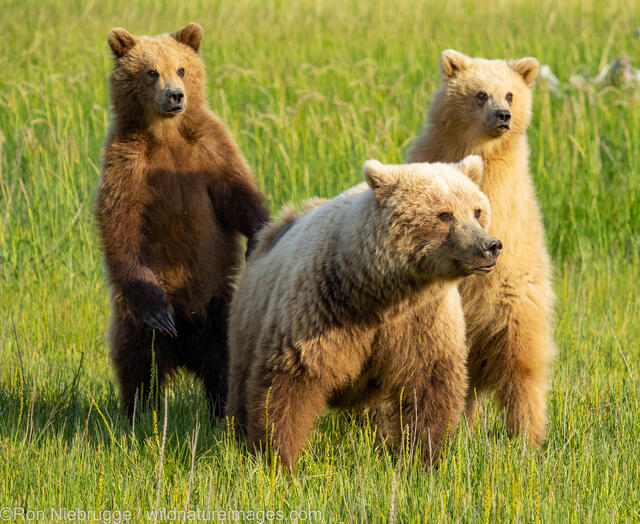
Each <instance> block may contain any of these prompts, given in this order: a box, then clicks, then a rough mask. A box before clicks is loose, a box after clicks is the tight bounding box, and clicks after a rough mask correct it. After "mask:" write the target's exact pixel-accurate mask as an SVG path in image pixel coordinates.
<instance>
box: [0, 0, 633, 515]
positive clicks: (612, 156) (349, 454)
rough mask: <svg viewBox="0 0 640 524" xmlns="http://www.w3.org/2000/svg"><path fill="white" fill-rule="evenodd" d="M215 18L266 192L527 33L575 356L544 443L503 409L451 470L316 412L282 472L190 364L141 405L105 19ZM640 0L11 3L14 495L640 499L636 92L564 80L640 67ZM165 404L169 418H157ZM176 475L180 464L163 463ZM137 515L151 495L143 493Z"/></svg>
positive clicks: (112, 505) (407, 126)
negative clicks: (127, 333) (112, 347)
mask: <svg viewBox="0 0 640 524" xmlns="http://www.w3.org/2000/svg"><path fill="white" fill-rule="evenodd" d="M189 21H198V22H199V23H200V24H201V25H202V26H203V27H204V29H205V39H204V42H203V47H202V51H201V52H202V55H203V57H204V60H205V63H206V65H207V68H208V98H209V101H210V103H211V107H212V108H213V110H214V111H215V112H216V113H217V114H219V115H220V116H221V117H222V118H223V119H224V120H225V121H226V122H227V124H228V126H229V128H230V129H231V131H232V132H233V133H234V135H235V136H236V138H237V139H238V141H239V143H240V146H241V148H242V149H243V151H244V152H245V154H246V156H247V158H248V160H249V162H250V164H251V165H252V167H253V168H254V170H255V173H256V176H257V178H258V181H259V184H260V187H261V189H262V190H263V191H264V192H265V194H266V195H267V197H268V202H269V205H270V207H271V208H272V210H274V211H275V210H277V209H278V208H279V206H280V205H281V204H282V203H283V202H285V201H287V200H295V201H299V200H301V199H303V198H305V197H308V196H311V195H318V196H325V197H326V196H332V195H334V194H336V193H337V192H339V191H341V190H342V189H345V188H347V187H349V186H350V185H353V184H354V183H356V182H359V181H360V179H361V174H360V173H361V171H360V166H361V164H362V163H363V161H364V160H365V159H366V158H370V157H375V158H378V159H380V160H382V161H386V162H399V161H401V159H402V158H403V152H404V150H405V149H406V147H407V145H408V144H409V143H410V141H411V139H412V138H413V137H415V136H416V134H417V133H418V132H419V131H420V128H421V126H422V123H423V120H424V115H425V112H426V109H427V107H428V105H429V103H430V100H431V96H432V94H433V92H434V91H435V89H436V88H437V85H438V82H439V79H438V58H439V54H440V52H441V51H442V49H445V48H449V47H453V48H456V49H459V50H461V51H463V52H465V53H467V54H470V55H479V56H480V55H481V56H489V57H499V56H505V57H520V56H527V55H533V56H536V57H537V58H539V59H540V60H541V62H543V63H546V64H549V65H550V67H551V68H552V70H553V71H554V72H555V73H556V74H557V75H558V77H559V78H560V80H561V81H562V82H563V86H564V87H563V88H562V90H561V92H560V93H559V94H555V93H554V92H552V91H551V90H550V89H548V88H547V86H546V85H545V84H544V83H539V85H538V86H537V87H536V88H535V89H536V90H535V107H534V119H533V123H532V126H531V129H530V134H529V136H530V144H531V170H532V174H533V176H534V178H535V182H536V185H537V188H538V194H539V198H540V201H541V206H542V209H543V213H544V218H545V224H546V227H547V242H548V245H549V247H550V250H551V253H552V256H553V258H554V267H555V288H556V292H557V295H558V305H557V332H556V340H557V344H558V348H559V354H558V357H557V360H556V363H555V367H554V372H553V377H554V378H553V388H552V391H551V393H550V395H549V412H550V425H549V439H548V441H547V443H546V444H544V445H543V446H542V448H541V449H540V450H538V451H537V452H531V451H529V450H527V449H526V448H524V447H523V446H522V443H521V442H520V441H519V440H509V439H508V438H507V437H506V436H505V434H504V431H503V425H504V420H503V415H502V414H501V413H500V412H499V411H497V410H496V409H495V408H494V407H493V406H492V405H489V406H488V408H487V409H486V411H485V413H484V416H483V417H482V419H481V420H480V424H479V426H478V427H477V428H474V429H475V435H472V434H471V433H470V431H469V428H467V427H466V426H465V425H464V424H463V425H462V427H461V428H460V429H459V430H458V431H457V432H456V433H455V434H454V435H452V438H451V439H450V441H449V443H448V447H447V450H446V452H445V454H444V458H443V461H442V463H441V465H440V467H439V469H437V470H434V471H424V470H423V468H422V467H421V465H420V464H419V463H418V462H417V461H416V460H415V459H414V458H413V457H412V456H411V454H410V453H409V452H408V451H409V450H408V451H407V453H403V454H399V455H398V454H395V453H391V452H389V451H388V450H386V449H384V448H383V447H381V446H380V445H379V444H377V443H376V441H375V438H374V435H372V432H371V431H370V430H368V429H362V428H360V427H359V426H358V425H357V424H356V423H355V422H354V421H352V420H351V419H349V417H346V416H342V415H338V414H331V415H328V416H326V417H324V418H323V419H322V421H321V422H320V425H319V428H318V431H316V432H315V433H314V435H313V439H312V442H311V443H310V445H309V446H308V448H307V449H306V450H305V452H304V453H303V455H302V459H301V462H300V465H299V466H300V467H299V471H298V473H297V474H296V475H294V476H293V477H287V476H286V475H283V474H282V473H280V472H278V471H276V470H274V469H272V468H271V467H270V466H269V465H268V463H266V462H264V461H260V460H256V459H254V458H252V457H251V456H250V455H249V454H247V453H246V449H245V448H244V445H243V444H241V443H240V444H239V443H237V442H236V441H235V440H234V439H233V435H232V433H231V432H230V431H229V430H228V428H227V427H226V426H225V424H224V423H220V424H218V425H217V426H215V427H213V428H212V427H211V426H210V424H209V422H208V420H207V418H206V416H205V415H206V404H205V402H204V398H203V396H202V394H201V391H200V389H199V386H198V385H196V384H195V383H194V382H193V381H192V380H191V378H190V377H184V376H180V377H178V380H176V381H174V382H173V383H172V385H171V387H170V393H169V397H168V404H167V406H168V409H167V410H166V411H165V409H164V401H163V400H162V399H159V402H158V403H157V406H158V407H157V409H156V410H152V411H150V412H147V413H145V414H143V415H140V416H139V418H138V419H137V421H136V426H135V428H132V427H131V425H130V424H129V423H128V422H126V421H125V420H124V418H123V416H122V413H121V411H120V409H119V406H118V402H117V392H116V388H115V385H114V379H113V376H112V373H111V369H110V366H109V362H108V356H107V355H108V350H107V343H106V337H105V332H106V325H107V321H108V315H109V305H108V289H107V288H106V283H105V279H104V272H103V268H102V257H101V253H100V250H99V246H98V242H97V235H96V231H95V225H94V223H93V220H92V218H91V207H92V198H93V192H94V188H95V185H96V182H97V179H98V173H99V165H100V148H101V145H102V143H103V140H104V136H105V132H106V128H107V126H108V121H109V108H108V91H107V77H108V74H109V71H110V67H111V57H110V54H109V49H108V46H107V45H106V36H107V34H108V31H109V29H110V28H111V27H113V26H116V25H120V26H124V27H126V28H127V29H129V30H130V31H132V32H133V33H135V34H155V33H159V32H164V31H169V30H174V29H177V28H178V27H181V26H182V25H184V24H186V23H188V22H189ZM636 25H640V4H638V3H637V2H633V1H631V0H629V1H612V2H608V3H606V2H596V1H594V0H587V1H584V2H579V1H578V0H569V1H567V2H563V3H557V2H552V1H549V0H543V1H541V2H522V1H519V2H509V1H506V0H498V1H497V2H494V3H493V4H492V6H491V7H489V6H488V5H486V4H482V3H476V2H472V1H470V0H452V1H450V2H447V3H435V2H408V1H405V2H398V3H394V2H383V1H378V0H374V1H371V2H356V1H354V0H347V1H342V2H339V1H337V0H314V1H310V0H303V1H300V2H295V3H291V4H290V3H288V2H284V1H277V0H276V1H273V2H268V3H267V2H258V1H249V0H239V1H236V2H231V1H216V2H204V1H193V2H182V3H176V2H166V1H164V0H162V1H150V0H144V1H142V2H136V3H134V2H124V1H122V0H116V1H112V2H108V3H106V2H88V3H85V2H80V1H77V0H76V1H72V2H62V1H59V0H58V1H52V2H49V3H41V2H38V1H35V0H20V1H16V0H8V1H7V0H5V2H4V3H3V6H2V9H0V28H2V34H3V39H2V43H3V45H2V46H1V47H0V72H1V73H0V297H1V302H0V306H1V307H0V363H1V364H0V507H1V506H4V505H7V506H11V507H13V506H23V507H27V508H32V509H39V508H49V507H51V506H54V507H60V506H63V507H68V508H75V507H80V508H84V509H85V510H90V509H93V510H96V511H97V510H101V509H102V510H105V509H116V508H120V509H130V510H132V511H136V510H137V509H138V508H140V509H141V510H143V511H144V510H147V509H154V508H156V507H160V508H162V507H164V508H169V509H171V508H177V509H184V508H185V507H189V508H192V509H196V508H199V509H225V508H233V509H245V510H247V509H255V510H258V509H274V510H276V509H282V510H286V511H287V512H288V511H289V510H291V509H294V510H295V509H303V510H305V509H320V510H322V511H323V516H324V519H325V520H327V521H350V520H368V521H379V520H392V519H395V520H396V521H397V522H405V521H409V520H412V521H413V520H426V521H450V520H465V521H477V520H481V521H484V522H493V521H495V520H508V521H512V520H524V521H534V520H541V521H562V522H564V521H570V520H573V521H583V520H593V521H597V522H600V521H603V520H607V521H619V520H627V521H633V520H638V519H640V510H639V509H638V508H640V462H639V460H640V459H639V456H640V446H639V445H638V442H640V424H638V422H637V421H638V419H639V418H640V403H639V398H638V383H639V381H638V376H639V373H640V369H639V366H638V362H639V358H640V347H639V343H638V341H639V340H640V327H639V326H638V322H637V321H636V319H637V318H638V317H639V316H640V298H638V294H639V292H640V288H639V286H638V281H639V280H640V264H639V263H638V256H639V254H640V173H639V171H638V161H639V160H640V104H639V98H638V96H639V95H638V92H634V91H632V90H627V89H624V88H614V87H608V88H602V87H594V86H588V87H585V88H583V89H577V88H572V87H569V85H568V80H569V77H570V76H571V75H573V74H585V75H588V76H594V75H596V74H597V73H598V71H599V70H600V69H601V67H602V66H603V65H604V64H605V63H607V62H609V61H611V60H612V59H613V58H614V57H615V56H617V55H618V54H621V53H627V54H629V55H631V56H632V57H633V58H635V59H636V62H639V63H640V39H638V38H636V37H634V33H633V30H634V27H635V26H636ZM165 417H166V427H167V429H166V435H164V436H163V425H164V422H165ZM160 472H161V475H160ZM142 517H144V514H142Z"/></svg>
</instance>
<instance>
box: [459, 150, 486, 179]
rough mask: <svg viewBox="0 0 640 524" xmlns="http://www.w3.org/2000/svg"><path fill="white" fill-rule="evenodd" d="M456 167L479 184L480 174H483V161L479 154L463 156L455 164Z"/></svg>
mask: <svg viewBox="0 0 640 524" xmlns="http://www.w3.org/2000/svg"><path fill="white" fill-rule="evenodd" d="M457 166H458V169H460V171H462V172H463V173H464V174H465V175H467V176H468V177H469V178H470V179H471V180H473V181H474V182H475V183H476V184H478V185H480V182H482V175H483V174H484V162H483V161H482V157H481V156H479V155H469V156H466V157H464V158H463V159H462V160H461V161H460V162H458V164H457Z"/></svg>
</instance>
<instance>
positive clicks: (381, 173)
mask: <svg viewBox="0 0 640 524" xmlns="http://www.w3.org/2000/svg"><path fill="white" fill-rule="evenodd" d="M362 172H363V174H364V179H365V180H366V181H367V184H368V185H369V187H370V188H371V189H372V190H373V194H374V195H375V197H376V200H377V201H378V202H383V201H384V200H385V199H386V198H388V197H389V195H391V193H392V192H393V188H394V187H395V185H396V183H397V182H398V177H397V175H396V173H395V172H394V170H393V169H391V168H390V166H385V165H384V164H381V163H380V162H378V161H377V160H367V161H366V162H365V163H364V165H363V166H362Z"/></svg>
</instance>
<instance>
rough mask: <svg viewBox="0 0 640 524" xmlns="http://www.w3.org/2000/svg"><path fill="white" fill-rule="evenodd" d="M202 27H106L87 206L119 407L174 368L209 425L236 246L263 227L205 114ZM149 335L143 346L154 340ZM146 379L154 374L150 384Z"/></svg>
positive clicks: (259, 203)
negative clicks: (188, 380) (97, 141)
mask: <svg viewBox="0 0 640 524" xmlns="http://www.w3.org/2000/svg"><path fill="white" fill-rule="evenodd" d="M201 39H202V29H201V28H200V26H199V25H197V24H189V25H188V26H186V27H184V28H183V29H181V30H180V31H178V32H176V33H173V34H171V35H169V34H164V35H160V36H157V37H144V36H143V37H134V36H132V35H130V34H129V33H128V32H127V31H125V30H124V29H120V28H116V29H113V30H112V31H111V33H110V35H109V46H110V47H111V49H112V51H113V54H114V55H115V65H114V68H113V73H112V75H111V79H110V83H111V103H112V107H113V112H114V118H113V122H112V125H111V128H110V130H109V134H108V137H107V141H106V145H105V149H104V162H103V169H102V177H101V180H100V186H99V189H98V195H97V202H96V211H95V212H96V216H97V219H98V223H99V227H100V232H101V235H102V242H103V245H104V251H105V258H106V264H107V270H108V273H109V277H110V281H111V285H112V288H113V316H112V325H111V357H112V361H113V365H114V367H115V369H116V374H117V377H118V381H119V384H120V394H121V398H122V403H123V405H124V407H125V408H126V410H127V412H128V413H129V415H131V414H132V412H133V408H134V402H135V397H136V391H140V392H141V393H142V395H143V399H144V398H147V396H148V394H149V390H150V388H151V387H152V377H153V379H154V381H155V379H157V382H155V384H157V385H158V386H159V387H162V385H163V383H164V382H165V380H166V379H167V378H168V376H169V375H170V374H171V373H172V372H173V371H174V370H175V369H176V368H177V367H178V366H184V367H186V368H187V369H189V370H191V371H193V372H195V373H196V375H198V376H199V377H200V378H201V379H202V381H203V383H204V387H205V390H206V393H207V396H208V400H209V403H210V408H211V412H212V414H213V415H219V414H221V413H222V409H223V406H224V399H225V396H226V374H227V349H226V348H227V342H226V337H227V329H226V325H227V311H228V304H229V301H230V299H231V279H232V277H233V275H234V271H235V270H236V268H237V267H238V265H239V263H240V262H241V247H242V246H241V240H240V238H239V236H238V233H241V234H242V235H245V236H246V237H248V239H249V245H252V243H253V238H254V235H255V233H256V232H257V231H258V229H260V228H261V226H262V225H263V224H264V223H265V222H267V221H268V211H267V209H266V208H265V205H264V199H263V197H262V195H261V194H260V193H259V192H258V190H257V188H256V184H255V182H254V180H253V178H252V175H251V173H250V170H249V168H248V166H247V164H246V162H245V160H244V158H243V156H242V154H241V153H240V151H239V150H238V147H237V145H236V144H235V142H234V140H233V138H232V137H231V136H230V134H229V133H228V132H227V131H226V130H225V128H224V126H223V124H222V123H221V122H220V120H218V118H216V117H215V116H214V115H213V114H212V113H211V112H210V111H209V109H208V108H207V105H206V102H205V74H204V67H203V64H202V61H201V60H200V57H199V55H198V48H199V47H200V41H201ZM154 332H155V336H154ZM152 367H153V368H155V369H153V373H154V374H155V373H157V375H155V376H154V375H152Z"/></svg>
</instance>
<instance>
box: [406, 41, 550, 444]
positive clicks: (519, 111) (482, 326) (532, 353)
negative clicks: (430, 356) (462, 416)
mask: <svg viewBox="0 0 640 524" xmlns="http://www.w3.org/2000/svg"><path fill="white" fill-rule="evenodd" d="M441 68H442V73H443V76H444V81H443V84H442V87H441V88H440V90H439V91H438V92H437V93H436V95H435V97H434V101H433V104H432V106H431V109H430V112H429V118H428V124H427V128H426V130H425V132H424V133H423V134H422V135H421V136H420V137H418V138H417V139H416V141H415V143H414V144H413V147H412V149H411V150H410V151H409V154H408V159H409V161H412V162H418V161H425V162H436V161H440V162H454V161H456V160H459V159H461V158H463V157H464V156H466V155H469V154H477V155H481V156H482V157H483V158H484V177H483V179H482V182H481V184H480V189H482V191H483V192H484V193H485V194H486V195H487V196H488V197H489V200H490V201H491V208H492V210H493V219H492V221H491V229H490V232H491V234H492V235H496V236H498V237H500V239H502V241H503V242H504V251H503V255H502V256H501V257H500V262H499V264H498V266H497V267H496V270H495V271H494V272H493V273H492V274H491V275H490V276H489V277H488V278H482V279H480V278H477V277H470V278H468V279H466V280H465V281H463V282H461V284H460V293H461V295H462V301H463V305H464V311H465V320H466V322H467V333H468V338H469V341H470V345H471V347H470V353H469V364H468V365H469V379H470V382H469V386H470V388H469V398H468V399H467V412H468V415H469V417H470V420H471V421H472V422H473V420H474V419H475V417H476V410H477V398H478V396H480V395H482V394H483V393H484V392H486V391H488V390H494V391H495V392H496V393H497V395H498V399H499V400H500V402H501V403H502V405H503V406H504V407H505V408H506V410H507V427H508V429H509V430H510V431H511V432H517V431H522V432H526V433H527V435H528V441H529V443H530V444H532V445H535V444H538V443H539V442H541V441H542V440H543V439H544V434H545V424H546V407H545V395H546V392H547V390H548V387H549V386H548V371H549V370H548V368H549V364H550V361H551V359H552V357H553V355H554V352H555V349H554V344H553V336H552V327H551V325H552V309H553V298H554V297H553V291H552V288H551V276H550V261H549V256H548V254H547V250H546V247H545V243H544V229H543V225H542V220H541V216H540V210H539V207H538V203H537V201H536V196H535V190H534V187H533V182H532V180H531V177H530V175H529V147H528V144H527V135H526V131H527V126H528V125H529V121H530V120H531V89H530V86H531V83H532V82H533V80H534V79H535V77H536V76H537V74H538V68H539V64H538V61H537V60H536V59H535V58H522V59H520V60H517V61H514V62H505V61H504V60H484V59H481V58H469V57H467V56H465V55H463V54H461V53H458V52H456V51H452V50H446V51H444V52H443V53H442V59H441Z"/></svg>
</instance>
